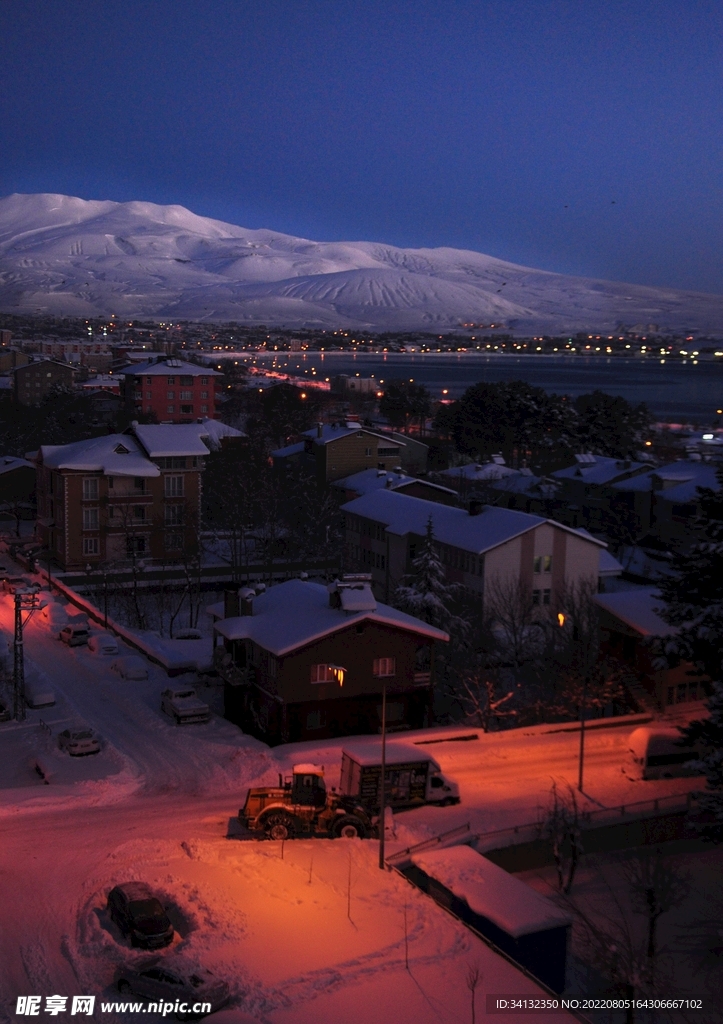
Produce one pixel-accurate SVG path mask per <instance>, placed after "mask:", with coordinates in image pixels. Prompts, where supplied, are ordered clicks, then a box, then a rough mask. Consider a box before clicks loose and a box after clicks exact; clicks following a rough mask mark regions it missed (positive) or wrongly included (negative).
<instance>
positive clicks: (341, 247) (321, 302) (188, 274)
mask: <svg viewBox="0 0 723 1024" xmlns="http://www.w3.org/2000/svg"><path fill="white" fill-rule="evenodd" d="M0 309H2V310H3V311H5V312H7V313H33V312H43V313H51V314H56V315H70V316H98V315H103V316H105V315H110V314H111V313H115V314H116V315H117V316H122V317H130V318H157V317H160V318H162V319H188V320H211V321H213V320H216V321H223V320H232V321H236V322H238V323H248V324H253V323H267V324H275V325H278V326H288V327H304V326H306V327H320V328H332V329H333V328H339V327H350V328H364V329H367V330H377V331H379V330H392V331H393V330H436V329H439V330H450V329H454V328H456V327H458V326H459V325H460V324H461V323H462V322H474V323H484V324H490V323H495V324H497V325H500V324H504V326H505V327H507V328H508V329H509V330H511V331H513V332H514V333H517V334H532V333H538V332H539V333H548V334H549V333H562V332H565V331H574V330H584V329H595V330H597V331H606V332H610V331H618V330H622V329H626V328H627V329H629V328H631V327H633V326H634V325H639V324H642V325H644V326H645V327H646V328H647V325H649V324H655V325H657V326H658V327H659V328H660V330H666V331H681V332H682V331H694V332H702V333H712V334H720V333H721V332H722V331H723V296H720V295H710V294H707V293H698V292H685V291H681V290H676V289H669V288H654V287H650V286H645V285H632V284H625V283H623V282H613V281H603V280H597V279H593V278H581V277H571V276H567V275H563V274H556V273H553V272H550V271H544V270H536V269H534V268H530V267H524V266H521V265H518V264H514V263H510V262H507V261H505V260H499V259H497V258H496V257H493V256H488V255H486V254H484V253H478V252H474V251H473V250H464V249H454V248H451V247H448V246H445V247H440V248H434V249H430V248H419V249H403V248H400V247H398V246H393V245H388V244H386V243H383V242H349V241H339V242H317V241H314V240H312V239H305V238H298V237H296V236H293V235H286V234H283V233H282V232H275V231H273V230H270V229H265V228H261V229H247V228H243V227H239V226H237V225H233V224H228V223H226V222H224V221H219V220H214V219H212V218H207V217H201V216H199V215H198V214H195V213H193V212H192V211H190V210H187V209H186V208H185V207H183V206H178V205H173V206H160V205H157V204H155V203H146V202H142V201H132V202H128V203H117V202H114V201H113V200H84V199H79V198H77V197H74V196H63V195H60V194H54V193H39V194H35V195H27V194H20V193H16V194H13V195H11V196H6V197H4V198H2V199H0Z"/></svg>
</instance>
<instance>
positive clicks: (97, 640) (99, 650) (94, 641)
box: [88, 633, 118, 654]
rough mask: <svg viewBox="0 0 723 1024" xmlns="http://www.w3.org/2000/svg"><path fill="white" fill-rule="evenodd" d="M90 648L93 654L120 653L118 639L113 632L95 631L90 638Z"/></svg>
mask: <svg viewBox="0 0 723 1024" xmlns="http://www.w3.org/2000/svg"><path fill="white" fill-rule="evenodd" d="M88 650H89V651H92V652H93V654H118V641H117V640H116V638H115V637H114V636H113V634H112V633H93V634H92V635H91V636H90V637H89V638H88Z"/></svg>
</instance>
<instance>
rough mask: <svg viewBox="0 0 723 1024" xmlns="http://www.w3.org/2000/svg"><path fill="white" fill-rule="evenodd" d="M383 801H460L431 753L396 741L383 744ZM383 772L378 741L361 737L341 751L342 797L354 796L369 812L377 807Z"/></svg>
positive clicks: (414, 804) (416, 804) (407, 803)
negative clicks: (384, 766)
mask: <svg viewBox="0 0 723 1024" xmlns="http://www.w3.org/2000/svg"><path fill="white" fill-rule="evenodd" d="M385 762H386V769H385V773H384V777H385V782H386V785H385V792H384V802H385V804H386V806H387V807H392V808H395V809H396V808H402V807H419V806H421V805H422V804H439V805H440V806H441V807H444V806H446V805H447V804H458V803H459V786H458V785H457V783H456V782H453V781H452V780H451V779H448V778H447V777H446V775H444V774H443V773H442V770H441V768H440V767H439V765H438V764H437V762H436V761H435V760H434V758H433V757H432V755H431V754H428V753H427V752H426V751H423V750H420V749H419V747H417V746H414V744H412V743H402V742H399V741H398V740H393V741H391V742H388V743H387V745H386V757H385ZM381 774H382V745H381V741H380V740H377V739H374V740H360V741H355V742H354V743H349V744H348V745H346V746H344V748H343V749H342V752H341V778H340V783H339V790H340V793H341V794H342V796H347V797H354V798H355V799H356V800H358V801H359V803H360V804H361V805H362V806H363V807H365V808H367V809H368V810H369V811H370V812H376V811H378V810H379V795H380V785H379V783H380V780H381Z"/></svg>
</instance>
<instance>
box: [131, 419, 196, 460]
mask: <svg viewBox="0 0 723 1024" xmlns="http://www.w3.org/2000/svg"><path fill="white" fill-rule="evenodd" d="M133 433H134V434H135V435H136V437H137V438H138V440H139V441H140V442H141V444H142V445H143V447H144V448H145V450H146V451H147V452H148V455H149V456H150V457H151V458H152V459H159V458H163V457H164V456H165V457H168V456H173V455H200V456H204V455H208V452H209V449H208V447H207V446H206V445H205V444H204V443H203V441H202V440H201V435H202V434H204V433H205V434H206V435H207V436H208V431H207V430H205V428H204V427H203V424H201V423H134V424H133Z"/></svg>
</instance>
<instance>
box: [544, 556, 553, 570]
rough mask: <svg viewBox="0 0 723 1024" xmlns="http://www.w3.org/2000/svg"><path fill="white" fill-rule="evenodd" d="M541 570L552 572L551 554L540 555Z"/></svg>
mask: <svg viewBox="0 0 723 1024" xmlns="http://www.w3.org/2000/svg"><path fill="white" fill-rule="evenodd" d="M542 571H543V572H552V555H543V557H542Z"/></svg>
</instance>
